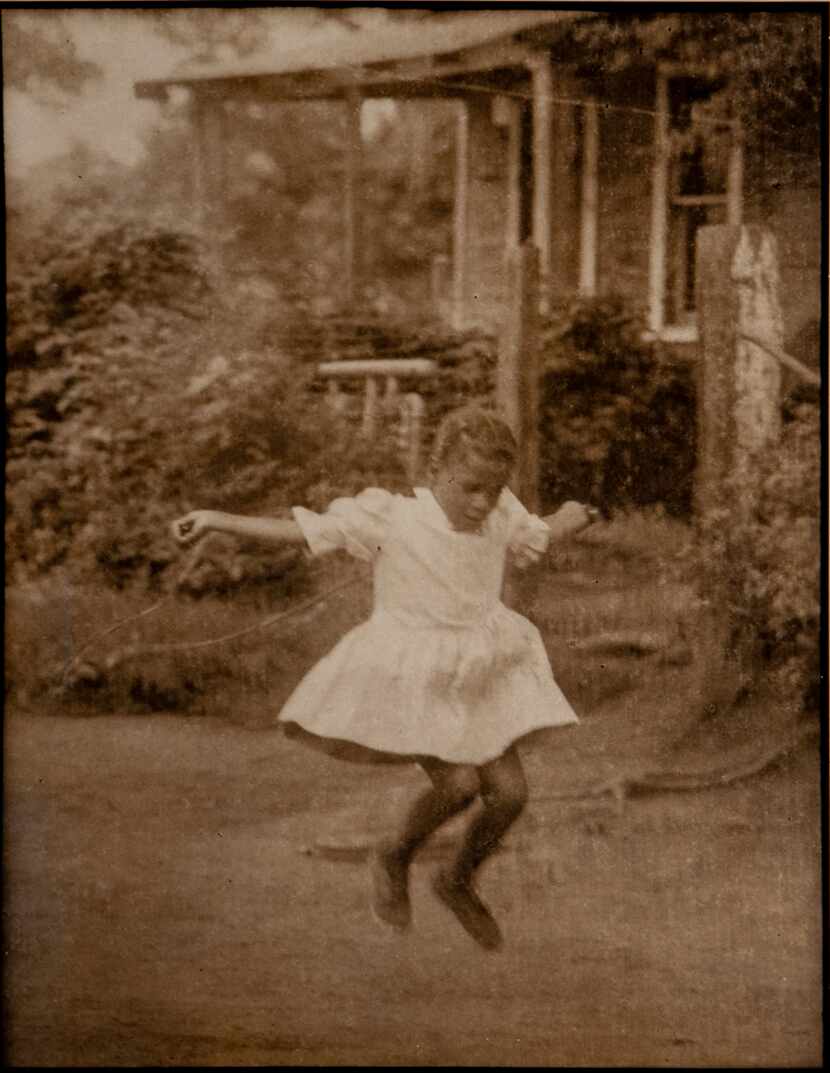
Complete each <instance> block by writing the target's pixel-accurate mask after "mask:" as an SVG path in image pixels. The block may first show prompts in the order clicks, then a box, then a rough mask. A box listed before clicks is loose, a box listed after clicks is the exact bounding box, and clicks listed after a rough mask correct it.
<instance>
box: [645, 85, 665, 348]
mask: <svg viewBox="0 0 830 1073" xmlns="http://www.w3.org/2000/svg"><path fill="white" fill-rule="evenodd" d="M668 183H669V89H668V79H667V78H666V76H665V75H664V74H662V73H660V72H658V73H657V94H656V110H655V116H654V164H653V170H652V175H651V256H650V258H649V280H648V310H649V325H648V326H649V328H650V329H651V330H652V331H653V332H655V333H659V332H661V331H662V330H663V322H664V316H665V314H664V308H665V293H666V237H667V231H668V220H667V213H668V208H667V204H668V203H667V196H668Z"/></svg>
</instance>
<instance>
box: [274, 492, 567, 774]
mask: <svg viewBox="0 0 830 1073" xmlns="http://www.w3.org/2000/svg"><path fill="white" fill-rule="evenodd" d="M294 517H295V519H296V521H297V523H298V524H299V526H300V528H301V529H302V531H303V534H304V536H305V538H306V541H307V543H308V546H309V548H310V550H311V553H312V554H314V555H320V554H323V553H325V552H329V551H333V550H335V549H345V550H346V551H347V552H349V553H350V554H351V555H354V556H356V557H357V558H358V559H364V560H369V561H371V562H372V563H373V564H374V610H373V612H372V615H371V617H370V618H369V619H368V620H367V621H366V622H364V623H362V624H361V625H359V626H357V627H356V628H355V629H353V630H351V631H350V632H349V633H347V634H346V636H345V637H343V638H342V640H341V641H340V642H339V643H338V644H337V645H335V647H334V648H333V649H332V650H331V652H329V653H328V655H326V656H324V657H323V659H322V660H320V662H319V663H317V664H316V665H315V666H314V667H313V668H312V670H311V671H310V672H309V673H308V674H307V675H306V676H305V678H304V679H303V680H302V681H301V682H300V684H299V686H298V687H297V688H296V690H295V691H294V693H293V694H292V695H291V697H290V698H289V699H288V702H287V703H286V705H285V707H284V708H283V709H282V711H281V713H280V716H279V719H280V722H282V723H291V724H298V725H299V726H300V727H301V728H302V729H303V730H305V731H308V732H310V733H311V734H314V735H318V736H321V737H323V738H328V739H337V740H339V741H345V742H351V743H356V744H357V745H359V746H364V747H368V748H369V749H371V750H376V751H380V752H382V753H387V754H401V755H403V756H410V757H412V756H433V757H439V758H440V759H442V760H446V761H450V762H452V763H465V764H477V765H478V764H483V763H486V762H487V761H489V760H493V759H495V758H496V757H498V756H500V755H501V754H502V753H503V752H504V751H505V749H506V748H507V747H508V746H509V745H511V744H512V743H513V742H514V741H516V740H517V739H518V738H521V737H523V736H524V735H525V734H528V733H530V732H531V731H534V730H539V729H541V728H543V727H554V726H561V725H563V724H567V723H576V722H577V721H578V720H577V717H576V715H575V714H574V712H573V710H572V709H571V706H570V705H569V704H568V701H567V700H566V699H565V696H564V694H563V693H562V691H561V690H560V688H559V686H558V685H557V684H556V682H555V681H554V678H553V674H552V673H551V669H550V664H549V662H548V658H547V654H546V652H545V649H544V646H543V644H542V639H541V637H540V636H539V632H538V630H537V629H536V627H535V626H534V625H533V624H532V623H530V622H529V621H528V620H527V619H526V618H524V617H523V616H522V615H519V614H517V613H516V612H515V611H511V610H510V609H509V608H507V607H506V606H505V605H504V604H503V603H502V602H501V599H500V595H501V587H502V577H503V573H504V564H505V559H506V557H507V555H508V554H510V553H512V556H513V558H514V559H515V560H516V561H517V562H518V563H519V565H524V564H527V563H529V562H532V561H533V560H535V559H537V558H538V557H539V556H540V555H542V554H543V552H544V551H545V549H546V547H547V543H548V538H549V536H550V530H549V529H548V527H547V526H546V525H545V523H544V522H543V521H542V519H541V518H539V517H537V516H536V515H533V514H530V513H529V512H528V511H527V510H525V508H524V507H523V506H522V504H521V503H520V502H519V500H518V499H517V498H516V497H515V496H514V495H513V494H512V492H510V491H509V490H508V489H504V491H503V492H502V493H501V496H500V498H499V500H498V503H497V505H496V507H495V508H494V510H493V511H492V512H491V513H490V515H489V516H488V518H487V520H486V521H485V523H484V525H483V526H482V528H481V530H480V531H479V532H477V533H463V532H458V531H456V530H454V529H453V528H452V527H451V525H450V523H449V521H448V520H447V517H446V515H445V514H444V512H443V510H442V509H441V507H440V505H439V503H438V501H437V500H436V499H435V497H434V496H433V494H432V492H430V491H429V490H428V489H426V488H416V489H415V495H414V498H413V497H411V496H403V495H395V494H392V493H390V492H385V491H382V490H381V489H378V488H369V489H367V490H366V491H364V492H361V493H360V494H359V495H357V496H356V497H354V498H353V499H337V500H335V501H334V502H333V503H332V504H331V506H330V507H329V508H328V510H327V511H326V512H325V513H323V514H316V513H314V512H312V511H309V510H305V509H304V508H302V507H295V508H294Z"/></svg>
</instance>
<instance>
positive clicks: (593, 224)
mask: <svg viewBox="0 0 830 1073" xmlns="http://www.w3.org/2000/svg"><path fill="white" fill-rule="evenodd" d="M582 116H583V122H582V198H581V205H580V227H579V239H580V242H579V293H580V294H582V295H583V296H585V297H592V296H593V295H594V294H596V290H597V215H598V211H599V113H598V111H597V102H596V101H594V100H589V101H587V102H586V104H585V106H584V109H583V113H582Z"/></svg>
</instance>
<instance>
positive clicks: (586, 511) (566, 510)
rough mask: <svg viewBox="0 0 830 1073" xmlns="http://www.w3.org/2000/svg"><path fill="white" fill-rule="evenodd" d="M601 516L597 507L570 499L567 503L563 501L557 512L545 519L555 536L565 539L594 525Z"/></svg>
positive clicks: (555, 537)
mask: <svg viewBox="0 0 830 1073" xmlns="http://www.w3.org/2000/svg"><path fill="white" fill-rule="evenodd" d="M599 516H600V512H599V511H598V510H597V508H596V507H587V506H585V505H584V504H583V503H577V502H576V501H575V500H573V499H570V500H568V502H567V503H563V504H562V506H561V507H560V508H559V510H558V511H556V513H555V514H550V515H548V517H547V518H545V519H544V521H545V522H546V523H547V526H548V528H549V529H550V531H551V534H552V536H553V538H554V539H559V540H563V539H565V538H566V537H569V536H573V535H574V534H575V533H578V532H580V531H581V530H582V529H585V528H587V527H588V526H589V525H592V524H593V523H594V522H595V521H596V520H597V518H599Z"/></svg>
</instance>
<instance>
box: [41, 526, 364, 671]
mask: <svg viewBox="0 0 830 1073" xmlns="http://www.w3.org/2000/svg"><path fill="white" fill-rule="evenodd" d="M191 525H192V523H190V522H187V523H185V525H184V526H181V527H180V532H181V534H182V536H185V535H186V534H187V531H188V529H189V528H190V526H191ZM203 553H204V547H203V545H202V544H201V543H200V544H199V545H197V547H195V548H194V549H193V551H192V552H191V554H190V556H189V557H188V558H187V559H186V560H185V563H184V566H183V568H182V569H181V571H180V572H179V575H178V577H177V578H176V580H175V582H174V583H173V588H172V591H171V592H169V593H168V594H167V595H166V596H163V597H162V598H161V599H160V600H158V601H157V602H156V603H154V604H153V605H152V606H151V607H147V608H145V609H144V610H143V611H139V612H138V614H135V615H128V616H127V617H126V618H122V619H119V620H118V621H117V622H114V623H113V624H112V625H110V626H108V627H107V628H106V629H104V630H99V631H98V632H97V633H94V634H93V635H92V636H91V637H89V638H87V640H86V641H84V643H83V644H82V645H81V647H80V648H79V649H78V650H77V651H76V652H75V653H74V654H73V655H72V656H71V657H70V659H68V660H67V661H66V663H65V664H64V666H63V669H62V672H61V675H60V686H61V688H66V686H67V684H68V676H69V672H70V671H71V670H72V668H73V667H76V666H77V665H78V664H79V662H80V659H81V656H82V655H83V653H84V652H86V651H88V649H89V648H90V647H91V645H93V644H94V643H95V642H96V641H100V640H102V639H103V638H104V637H108V636H109V635H110V634H113V633H115V632H116V630H120V629H122V628H123V627H124V626H128V625H129V624H130V623H131V622H137V621H138V620H139V619H142V618H146V617H147V616H148V615H152V614H154V613H155V612H156V611H158V610H159V608H161V607H163V606H164V605H165V604H168V603H170V602H171V601H172V600H174V599H175V598H176V595H177V591H178V590H179V589H180V588H181V586H182V585H183V584H184V582H185V581H186V580H187V578H188V577H190V575H191V573H192V572H193V570H195V568H196V567H197V566H198V565H199V563H200V562H201V561H202V559H203ZM313 576H316V575H313ZM363 580H364V579H363V578H362V577H361V576H359V575H358V576H356V577H351V578H347V579H346V580H345V581H341V582H339V583H338V584H336V585H330V586H328V587H327V588H325V589H323V590H322V591H320V592H318V593H316V594H315V595H314V596H311V597H309V598H308V599H306V600H303V601H302V602H301V603H299V604H295V605H294V606H293V607H289V608H286V609H285V610H283V611H278V612H276V613H275V614H273V615H268V616H267V617H266V618H264V619H260V620H259V621H258V622H254V623H252V624H251V625H250V626H245V627H243V628H242V629H241V630H234V631H232V632H231V633H225V634H222V635H220V636H219V637H208V638H206V639H204V640H201V641H174V642H170V643H167V644H150V645H141V646H137V647H136V648H134V649H132V650H128V651H127V653H122V656H121V659H115V658H114V657H113V656H112V655H110V657H109V658H108V659H107V660H105V661H104V665H105V666H106V668H107V669H108V670H112V669H113V668H114V667H115V666H116V665H117V664H118V663H119V662H121V661H122V660H123V658H124V655H125V654H126V655H142V656H143V655H158V654H161V653H163V652H176V651H178V652H181V651H185V650H188V649H198V648H208V647H210V646H211V645H219V644H224V643H227V642H228V641H234V640H236V639H237V638H239V637H244V636H246V635H247V634H249V633H254V632H255V631H256V630H263V629H267V628H268V627H270V626H276V625H277V624H278V623H283V622H287V621H289V620H291V619H294V618H296V617H297V616H299V615H302V614H304V613H305V612H306V611H310V610H311V609H312V608H314V607H316V606H317V605H318V604H322V603H324V602H325V601H326V600H328V599H329V598H330V597H332V596H336V595H338V594H339V593H341V592H344V591H345V590H346V589H350V588H352V587H354V586H355V585H358V584H359V583H360V582H362V581H363Z"/></svg>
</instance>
